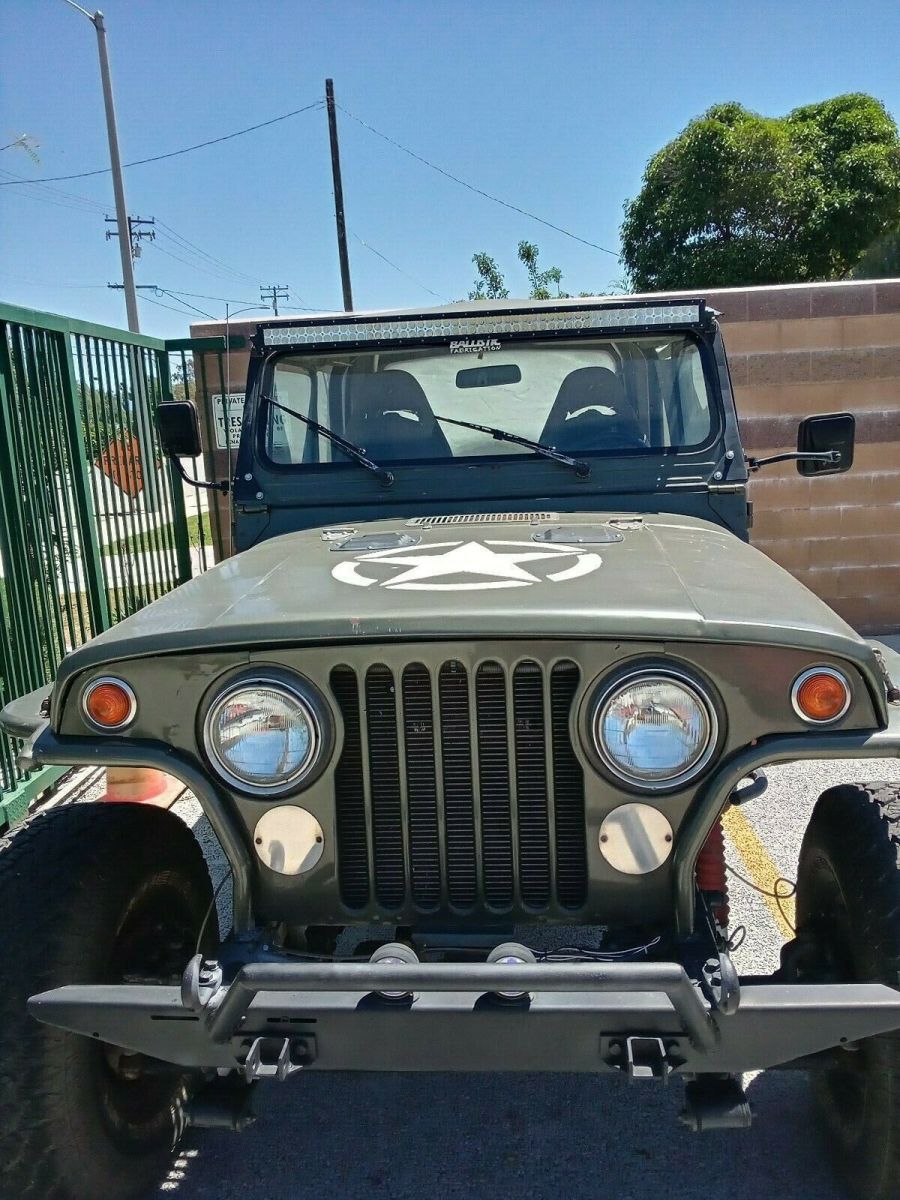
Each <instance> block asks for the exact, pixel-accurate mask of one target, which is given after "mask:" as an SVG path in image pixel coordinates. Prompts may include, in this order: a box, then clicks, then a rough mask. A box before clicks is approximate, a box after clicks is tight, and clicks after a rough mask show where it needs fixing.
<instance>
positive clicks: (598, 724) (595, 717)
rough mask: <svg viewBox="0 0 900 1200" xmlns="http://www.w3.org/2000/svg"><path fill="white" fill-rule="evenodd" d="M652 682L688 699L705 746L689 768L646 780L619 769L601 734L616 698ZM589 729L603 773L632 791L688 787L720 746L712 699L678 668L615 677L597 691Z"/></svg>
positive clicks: (643, 669)
mask: <svg viewBox="0 0 900 1200" xmlns="http://www.w3.org/2000/svg"><path fill="white" fill-rule="evenodd" d="M654 680H660V681H663V682H666V683H669V682H671V683H675V684H677V685H678V686H679V687H681V688H683V689H684V690H685V691H686V692H687V693H688V694H689V695H690V696H691V698H692V699H693V700H694V701H695V703H696V704H697V706H698V708H699V710H700V712H701V713H702V715H703V716H704V718H705V723H706V744H705V747H704V749H703V752H702V753H701V754H700V755H699V756H698V757H697V758H696V759H695V760H694V761H693V762H692V763H691V764H690V766H689V767H687V768H685V769H683V770H680V771H678V772H677V773H675V774H673V775H670V776H667V777H665V778H661V779H645V778H642V777H641V776H639V775H632V774H630V773H629V772H628V771H626V770H624V769H623V768H622V766H621V765H620V764H619V763H618V762H617V761H616V759H615V758H614V757H613V756H612V754H611V753H610V751H609V750H608V749H607V747H606V744H605V742H604V739H603V737H602V736H601V730H602V723H603V719H604V717H605V715H606V712H607V710H608V708H609V706H610V704H611V703H612V701H613V700H614V699H615V697H616V696H618V695H619V694H620V693H621V692H623V691H625V690H626V689H627V688H628V687H630V686H633V685H634V684H636V683H647V682H652V681H654ZM589 729H590V735H591V741H592V748H593V750H594V752H595V753H596V754H597V756H598V757H599V759H600V761H601V763H602V764H603V767H604V768H605V770H606V771H608V772H609V774H610V775H612V776H613V778H614V779H616V780H617V781H619V782H621V783H624V784H626V785H627V786H628V787H629V788H630V789H631V790H632V791H638V792H645V793H659V792H675V791H678V790H679V788H681V787H683V786H685V785H686V784H688V783H690V782H691V781H692V780H694V779H696V778H697V777H698V776H699V775H702V773H703V772H704V771H705V770H706V768H707V767H708V766H709V764H710V762H711V760H712V758H713V756H714V755H715V753H716V750H717V747H718V745H719V732H720V725H719V716H718V712H717V708H716V704H715V702H714V698H713V696H712V694H711V693H710V692H709V691H707V689H706V688H704V687H703V685H702V684H701V683H700V682H699V681H698V680H697V679H695V678H694V677H693V676H691V675H689V674H687V673H686V672H682V671H679V670H678V669H677V668H672V667H668V666H655V665H652V664H648V665H647V666H645V667H638V668H636V669H634V670H631V671H629V672H627V673H625V674H620V675H617V676H616V677H615V678H614V679H612V680H610V681H609V683H608V684H607V685H606V686H605V687H603V688H602V689H601V690H600V692H599V695H598V696H597V699H596V700H595V701H594V702H593V708H592V711H591V714H590V724H589Z"/></svg>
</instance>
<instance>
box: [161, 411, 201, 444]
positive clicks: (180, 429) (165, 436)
mask: <svg viewBox="0 0 900 1200" xmlns="http://www.w3.org/2000/svg"><path fill="white" fill-rule="evenodd" d="M156 428H157V429H158V430H159V440H160V441H161V442H162V448H163V450H165V452H166V454H168V455H169V457H170V458H196V457H197V455H198V454H199V453H200V450H201V446H200V419H199V417H198V416H197V410H196V408H195V407H194V405H193V403H192V402H191V401H190V400H172V401H170V402H169V403H168V404H160V405H159V407H158V408H157V410H156Z"/></svg>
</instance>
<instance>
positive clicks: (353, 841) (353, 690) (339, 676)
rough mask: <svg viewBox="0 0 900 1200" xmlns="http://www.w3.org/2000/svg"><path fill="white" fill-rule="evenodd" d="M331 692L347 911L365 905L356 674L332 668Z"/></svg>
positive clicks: (341, 872) (363, 805) (337, 814)
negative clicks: (340, 729) (338, 736)
mask: <svg viewBox="0 0 900 1200" xmlns="http://www.w3.org/2000/svg"><path fill="white" fill-rule="evenodd" d="M331 690H332V692H333V693H334V698H335V700H336V701H337V706H338V708H339V710H340V713H341V717H342V719H343V722H344V745H343V748H342V750H341V757H340V760H339V761H338V764H337V767H336V768H335V772H334V791H335V825H336V828H337V843H338V879H339V883H340V889H341V899H342V900H343V902H344V903H345V904H346V905H347V907H348V908H365V906H366V905H367V904H368V902H369V846H368V837H367V834H366V793H365V786H364V784H363V755H362V735H361V729H360V718H359V687H358V685H357V682H356V672H355V671H353V670H352V669H351V668H350V667H335V668H334V670H333V671H332V672H331Z"/></svg>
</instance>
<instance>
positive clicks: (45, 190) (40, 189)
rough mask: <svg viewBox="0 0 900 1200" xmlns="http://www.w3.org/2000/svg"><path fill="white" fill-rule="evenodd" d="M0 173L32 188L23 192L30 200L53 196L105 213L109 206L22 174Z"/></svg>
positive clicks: (86, 209) (86, 208)
mask: <svg viewBox="0 0 900 1200" xmlns="http://www.w3.org/2000/svg"><path fill="white" fill-rule="evenodd" d="M0 175H2V176H3V177H4V178H5V179H9V180H11V181H12V182H14V183H22V184H25V186H26V187H29V188H33V189H34V191H33V192H30V193H25V195H26V196H30V198H31V199H32V200H38V199H42V198H46V196H53V197H54V198H55V199H58V200H68V201H71V202H73V203H74V204H78V205H79V206H80V207H82V208H83V209H85V211H88V210H93V211H94V212H102V213H105V212H106V211H107V209H108V208H109V205H107V204H100V203H99V201H97V200H91V199H90V198H89V197H87V196H81V195H79V194H78V193H77V192H67V191H64V190H63V189H62V188H55V187H46V186H45V185H44V184H41V183H33V182H32V181H31V180H30V179H26V178H25V176H24V175H14V174H13V172H12V171H2V170H0ZM12 194H13V195H16V194H17V193H15V192H14V193H12ZM19 194H21V193H19ZM45 194H46V195H45Z"/></svg>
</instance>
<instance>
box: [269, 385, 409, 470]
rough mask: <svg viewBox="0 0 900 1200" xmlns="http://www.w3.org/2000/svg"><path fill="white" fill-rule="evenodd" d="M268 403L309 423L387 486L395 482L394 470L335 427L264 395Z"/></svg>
mask: <svg viewBox="0 0 900 1200" xmlns="http://www.w3.org/2000/svg"><path fill="white" fill-rule="evenodd" d="M263 400H264V402H265V403H266V404H268V405H270V406H271V407H272V408H280V409H281V411H282V412H286V413H287V414H288V415H289V416H291V417H296V418H297V420H298V421H302V422H303V424H304V425H308V426H309V428H310V429H312V430H314V431H315V432H316V433H319V434H321V435H322V437H324V438H327V439H328V441H329V442H331V444H332V445H333V446H337V447H338V449H339V450H343V452H344V453H345V454H346V455H347V457H348V458H352V459H353V461H354V462H356V463H359V465H360V466H361V467H365V468H366V470H367V471H371V472H372V473H373V475H374V476H375V478H376V479H379V480H381V482H382V483H383V484H384V485H385V487H390V486H391V484H392V483H393V482H394V474H393V472H392V471H388V470H385V468H384V467H380V466H379V465H378V463H377V462H373V461H372V460H371V458H367V457H366V452H365V449H364V448H363V447H362V446H356V445H354V444H353V442H348V441H347V439H346V438H342V437H341V435H340V434H339V433H335V432H334V430H333V429H329V428H328V426H327V425H320V424H319V422H318V421H314V420H313V419H312V417H306V416H304V415H303V413H301V412H297V410H296V409H294V408H288V406H287V405H286V404H279V402H278V401H277V400H273V399H272V397H271V396H263Z"/></svg>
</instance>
